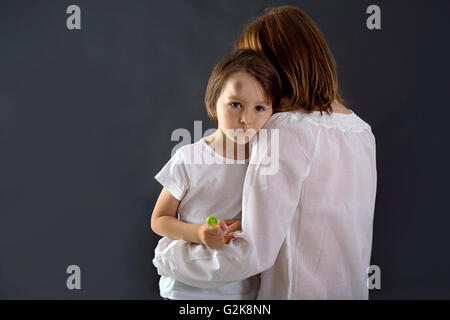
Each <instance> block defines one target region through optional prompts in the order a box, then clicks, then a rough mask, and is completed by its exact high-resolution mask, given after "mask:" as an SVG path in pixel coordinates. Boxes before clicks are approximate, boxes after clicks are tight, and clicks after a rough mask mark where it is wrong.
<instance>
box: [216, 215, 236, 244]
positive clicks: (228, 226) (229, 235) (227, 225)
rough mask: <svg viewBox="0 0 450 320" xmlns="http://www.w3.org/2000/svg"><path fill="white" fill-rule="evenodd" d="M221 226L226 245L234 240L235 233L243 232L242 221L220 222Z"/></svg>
mask: <svg viewBox="0 0 450 320" xmlns="http://www.w3.org/2000/svg"><path fill="white" fill-rule="evenodd" d="M219 225H220V227H221V228H222V230H223V232H224V237H225V243H228V242H230V240H231V239H233V238H234V235H233V233H234V232H236V231H239V230H241V220H224V221H223V220H219Z"/></svg>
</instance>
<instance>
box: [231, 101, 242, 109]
mask: <svg viewBox="0 0 450 320" xmlns="http://www.w3.org/2000/svg"><path fill="white" fill-rule="evenodd" d="M231 106H232V107H233V108H239V107H240V106H241V104H240V103H239V102H233V103H231Z"/></svg>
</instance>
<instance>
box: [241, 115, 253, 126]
mask: <svg viewBox="0 0 450 320" xmlns="http://www.w3.org/2000/svg"><path fill="white" fill-rule="evenodd" d="M240 122H241V124H244V125H246V126H247V125H249V124H251V123H252V122H253V119H252V116H251V115H250V114H248V113H242V114H241V120H240Z"/></svg>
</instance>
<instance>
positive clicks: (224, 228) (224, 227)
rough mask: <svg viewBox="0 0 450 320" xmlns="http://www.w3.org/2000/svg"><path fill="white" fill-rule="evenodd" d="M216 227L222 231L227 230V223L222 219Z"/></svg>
mask: <svg viewBox="0 0 450 320" xmlns="http://www.w3.org/2000/svg"><path fill="white" fill-rule="evenodd" d="M218 226H219V227H220V228H221V229H222V230H224V231H225V230H226V229H227V228H228V225H227V223H226V222H225V221H223V220H222V219H219V223H218Z"/></svg>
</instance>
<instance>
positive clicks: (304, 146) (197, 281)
mask: <svg viewBox="0 0 450 320" xmlns="http://www.w3.org/2000/svg"><path fill="white" fill-rule="evenodd" d="M265 129H266V130H265V132H267V133H268V135H267V139H261V136H260V138H258V141H257V142H256V143H255V144H254V146H253V149H252V154H251V159H250V165H249V167H248V169H247V174H246V177H245V182H244V191H243V201H242V217H243V218H242V231H241V232H237V233H235V237H236V238H234V239H233V240H231V241H230V243H229V244H228V245H225V246H224V247H222V248H220V249H218V250H210V249H208V248H206V247H205V246H202V245H196V244H189V243H186V242H185V241H176V240H173V241H172V242H171V244H170V245H169V246H167V247H166V248H165V249H164V250H163V251H158V249H157V250H155V258H154V259H153V264H154V265H155V266H156V267H157V268H158V273H159V274H160V275H165V276H171V277H174V278H175V279H177V280H179V281H181V282H184V283H186V284H189V285H192V286H196V287H200V288H210V287H217V286H220V285H223V284H226V283H229V282H234V281H239V280H242V279H245V278H247V277H250V276H252V275H255V274H258V273H260V272H263V271H265V270H267V269H269V268H270V267H271V266H272V265H273V264H274V263H275V259H276V258H277V256H278V252H279V250H280V248H281V246H282V244H283V242H284V240H285V238H286V234H287V231H288V230H289V226H290V224H291V221H292V218H293V215H294V213H295V212H296V208H297V206H298V205H299V202H300V195H301V189H302V182H303V181H304V179H305V178H306V176H307V175H308V172H309V169H310V164H311V161H312V157H313V155H314V152H315V132H313V129H312V126H304V125H303V124H299V123H298V121H293V120H292V119H291V117H289V116H288V115H286V114H285V113H284V114H276V115H274V116H273V117H272V118H271V119H270V120H269V122H268V123H267V124H266V127H265ZM261 133H262V132H260V134H261ZM264 140H265V141H268V142H270V143H264Z"/></svg>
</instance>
